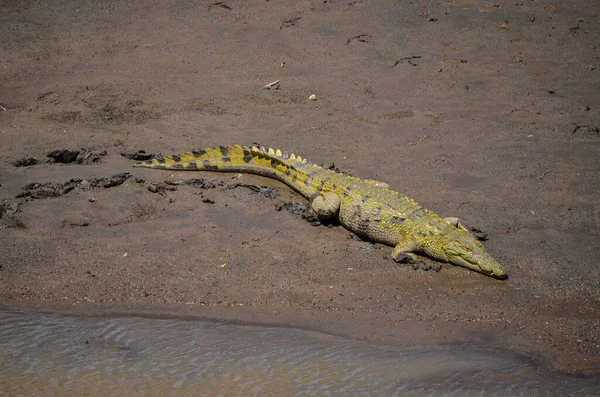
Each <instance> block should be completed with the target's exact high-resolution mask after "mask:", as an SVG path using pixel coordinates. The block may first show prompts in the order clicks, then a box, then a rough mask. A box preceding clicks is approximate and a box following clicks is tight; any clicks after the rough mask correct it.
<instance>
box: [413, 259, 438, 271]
mask: <svg viewBox="0 0 600 397" xmlns="http://www.w3.org/2000/svg"><path fill="white" fill-rule="evenodd" d="M410 266H411V267H412V268H413V270H423V271H425V272H427V271H429V270H433V271H435V272H438V273H439V272H441V271H442V264H441V263H434V262H429V261H427V262H425V261H418V262H415V263H411V264H410Z"/></svg>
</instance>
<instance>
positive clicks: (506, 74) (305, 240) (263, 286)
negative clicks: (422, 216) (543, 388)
mask: <svg viewBox="0 0 600 397" xmlns="http://www.w3.org/2000/svg"><path fill="white" fill-rule="evenodd" d="M0 4H1V5H0V32H1V34H0V47H1V49H0V59H2V62H1V63H0V68H1V69H0V70H1V72H0V106H2V107H1V108H0V142H1V143H0V158H1V159H2V161H1V162H0V184H1V186H0V198H1V199H2V200H3V202H2V208H3V210H2V219H0V223H1V226H0V261H1V263H0V265H1V269H0V301H1V304H2V306H4V307H28V308H38V309H42V310H59V311H66V312H72V313H79V314H90V313H97V314H99V313H109V312H128V313H144V314H148V315H174V316H194V317H200V318H210V319H217V320H219V319H220V320H231V321H240V322H254V323H265V324H278V325H291V326H298V327H307V328H314V329H319V330H322V331H326V332H331V333H336V334H340V335H346V336H350V337H355V338H366V339H371V340H377V341H382V342H386V343H398V344H415V343H418V344H429V343H431V344H437V343H453V342H473V343H478V344H482V345H486V346H492V347H498V348H508V349H511V350H515V351H518V352H521V353H524V354H527V355H528V356H529V357H532V358H533V359H534V360H536V361H537V362H539V363H540V364H541V365H543V366H546V367H549V368H552V369H555V370H558V371H564V372H568V373H575V374H579V375H591V376H598V374H600V316H599V313H600V288H599V287H600V266H599V259H598V258H599V256H600V244H599V241H600V204H599V203H600V194H599V188H600V180H599V178H598V175H599V171H600V132H599V127H600V113H599V109H600V95H599V94H598V92H600V74H599V73H600V70H599V68H600V5H599V4H598V3H597V2H590V1H587V0H585V1H584V0H580V1H553V2H550V1H531V0H526V1H520V0H519V1H516V2H515V1H510V2H508V1H499V2H497V3H494V2H491V1H489V2H482V1H468V0H464V1H434V2H419V1H416V2H415V1H411V2H409V1H404V2H385V1H382V2H377V1H366V0H358V1H351V0H345V1H337V0H325V1H243V2H242V1H238V0H236V1H234V0H225V1H223V2H215V1H214V0H213V1H208V2H207V1H189V0H185V1H165V2H150V1H148V2H127V1H121V0H115V1H108V2H95V1H91V0H85V1H27V0H8V1H2V2H0ZM275 80H280V85H279V89H273V90H265V89H262V87H263V86H264V85H265V84H268V83H271V82H273V81H275ZM311 94H315V95H316V96H317V100H316V101H310V100H308V97H309V96H310V95H311ZM254 142H259V143H262V144H265V145H269V146H273V147H278V148H282V149H288V150H291V151H294V152H296V153H299V154H301V155H303V156H306V157H307V158H309V159H310V160H312V161H314V162H317V163H328V164H331V163H332V162H335V166H337V167H339V168H340V169H342V170H343V171H346V172H349V173H351V174H353V175H356V176H361V177H368V178H375V179H379V180H383V181H385V182H387V183H389V184H390V185H391V187H392V188H395V189H396V190H399V191H400V192H403V193H405V194H407V195H409V196H411V197H413V198H414V199H416V200H417V201H418V202H419V203H421V204H423V205H424V206H426V207H428V208H430V209H432V210H434V211H436V212H438V213H439V214H440V215H443V216H457V217H460V218H461V219H463V221H464V222H465V223H466V224H468V225H470V226H472V227H476V228H479V229H482V230H483V231H485V232H487V234H488V237H489V241H487V242H486V246H487V247H488V249H489V250H490V251H491V252H492V253H493V254H494V255H495V256H496V257H498V258H499V259H500V260H501V261H502V262H503V263H504V264H505V265H506V267H507V269H508V272H509V274H510V278H509V279H508V280H507V281H500V280H494V279H492V278H489V277H485V276H483V275H480V274H477V273H474V272H470V271H468V270H466V269H462V268H458V267H453V266H450V265H444V266H443V268H442V270H441V271H440V272H436V271H423V270H414V269H412V267H411V266H408V265H398V264H395V263H394V262H393V261H392V260H391V259H390V254H391V248H390V247H385V246H381V245H373V244H371V243H369V242H364V241H360V240H358V239H356V238H353V236H352V235H351V233H349V232H348V231H346V230H345V229H343V228H342V227H326V226H318V227H315V226H312V225H311V224H310V223H309V222H307V221H305V220H303V219H302V218H301V217H300V216H298V215H295V214H293V213H292V212H290V211H288V210H287V209H286V208H282V206H283V204H284V203H285V202H289V201H300V202H302V199H301V198H299V197H298V196H297V195H296V194H295V193H293V192H292V191H291V190H290V189H289V188H287V187H285V186H283V185H282V184H281V183H279V182H277V181H272V180H268V179H264V178H261V177H257V176H248V175H245V176H241V177H240V176H236V175H232V174H217V173H172V172H164V171H157V170H146V169H135V168H131V167H130V165H131V164H132V162H133V160H130V159H128V158H126V157H123V156H122V155H121V153H129V154H132V153H136V152H137V151H138V150H145V151H146V153H147V154H152V153H154V154H171V153H178V152H184V151H189V150H191V149H196V148H202V147H209V146H215V145H220V144H233V143H239V144H243V145H248V144H252V143H254ZM65 149H66V150H71V151H80V153H79V154H77V153H75V154H72V153H71V154H69V153H68V152H62V153H58V154H56V153H55V154H54V156H53V157H47V156H48V154H50V153H51V152H54V151H56V150H65ZM82 149H85V150H82ZM56 160H58V161H56ZM62 160H76V161H74V162H70V163H63V162H60V161H62ZM124 172H129V173H130V174H131V175H120V176H119V175H118V174H122V173H124ZM115 175H117V176H116V182H117V183H113V182H114V181H113V179H111V177H113V176H115ZM103 178H104V179H103ZM192 178H204V181H203V182H197V183H191V184H183V182H182V181H183V180H187V179H192ZM47 183H51V184H54V185H43V184H47ZM40 184H42V186H40ZM236 185H237V186H236ZM243 185H250V186H243ZM252 185H257V186H266V187H267V188H271V189H274V190H270V189H258V188H256V187H253V186H252ZM257 190H258V191H257ZM32 192H33V193H32ZM267 192H270V193H269V194H267ZM18 196H19V197H18Z"/></svg>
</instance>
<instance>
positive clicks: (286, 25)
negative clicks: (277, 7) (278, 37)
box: [279, 17, 301, 30]
mask: <svg viewBox="0 0 600 397" xmlns="http://www.w3.org/2000/svg"><path fill="white" fill-rule="evenodd" d="M300 19H301V17H295V18H291V19H286V20H285V21H283V22H281V25H280V26H279V30H282V29H285V28H291V27H292V26H296V21H299V20H300Z"/></svg>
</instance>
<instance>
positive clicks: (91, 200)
mask: <svg viewBox="0 0 600 397" xmlns="http://www.w3.org/2000/svg"><path fill="white" fill-rule="evenodd" d="M88 201H89V202H90V203H95V202H96V199H95V198H93V197H92V198H91V199H89V200H88Z"/></svg>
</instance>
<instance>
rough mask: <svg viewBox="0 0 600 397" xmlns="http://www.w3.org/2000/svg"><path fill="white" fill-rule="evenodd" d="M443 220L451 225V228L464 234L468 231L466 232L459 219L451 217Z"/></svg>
mask: <svg viewBox="0 0 600 397" xmlns="http://www.w3.org/2000/svg"><path fill="white" fill-rule="evenodd" d="M444 220H445V221H446V222H448V223H449V224H451V225H452V226H455V227H456V228H458V229H460V230H464V231H465V232H468V231H469V230H467V228H466V227H465V225H463V224H462V222H461V221H460V219H458V218H456V217H453V216H449V217H447V218H444Z"/></svg>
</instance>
